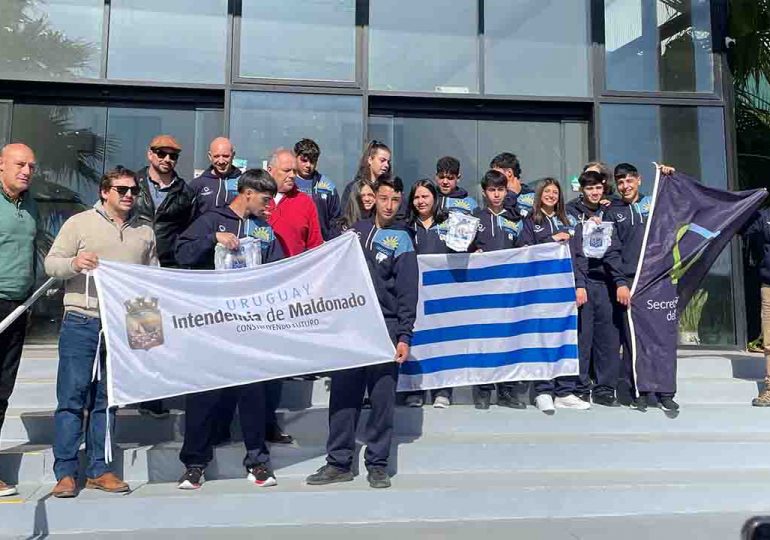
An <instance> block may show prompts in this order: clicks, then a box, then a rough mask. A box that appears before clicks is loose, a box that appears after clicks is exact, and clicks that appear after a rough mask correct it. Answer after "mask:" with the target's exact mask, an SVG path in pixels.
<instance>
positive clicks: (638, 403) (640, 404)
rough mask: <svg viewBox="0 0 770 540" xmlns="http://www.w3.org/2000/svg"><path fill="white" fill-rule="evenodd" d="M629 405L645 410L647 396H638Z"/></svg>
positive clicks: (638, 409)
mask: <svg viewBox="0 0 770 540" xmlns="http://www.w3.org/2000/svg"><path fill="white" fill-rule="evenodd" d="M631 407H633V408H634V409H636V410H637V411H639V412H647V396H639V397H638V398H636V399H635V400H634V403H633V405H631Z"/></svg>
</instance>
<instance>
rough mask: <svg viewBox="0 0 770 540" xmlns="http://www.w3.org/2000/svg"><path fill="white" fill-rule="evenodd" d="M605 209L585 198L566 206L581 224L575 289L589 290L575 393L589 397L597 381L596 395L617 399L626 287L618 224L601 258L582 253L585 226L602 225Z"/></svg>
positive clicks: (582, 319) (576, 241)
mask: <svg viewBox="0 0 770 540" xmlns="http://www.w3.org/2000/svg"><path fill="white" fill-rule="evenodd" d="M606 210H607V209H606V208H605V207H603V206H598V207H596V208H591V207H590V206H589V205H588V204H587V203H586V202H585V201H584V200H583V199H582V198H580V199H575V200H573V201H571V202H570V203H569V204H567V212H568V213H569V214H570V215H571V216H572V217H573V218H575V220H576V221H577V222H578V223H577V226H576V228H575V236H574V239H573V242H572V248H573V250H574V257H573V258H574V260H575V266H576V270H577V271H576V272H575V287H576V288H584V289H586V292H587V295H588V301H587V302H586V303H585V304H583V306H582V307H581V308H580V310H579V333H578V348H579V351H580V381H579V382H578V384H577V387H576V393H580V394H586V393H588V392H590V390H591V379H592V378H593V380H594V381H595V383H596V384H595V386H594V388H593V393H594V395H603V396H609V397H615V387H616V386H617V381H618V378H619V377H620V373H621V360H620V354H619V351H620V332H619V326H618V321H617V320H616V317H617V314H618V310H617V309H616V307H615V304H616V291H617V288H618V287H620V286H623V285H625V286H627V285H628V281H627V279H626V276H625V275H624V274H623V271H622V254H621V246H620V241H619V240H618V236H617V231H616V230H615V224H614V223H613V224H612V227H613V231H612V242H611V244H610V246H609V247H608V248H607V251H606V252H605V253H604V256H603V257H601V258H589V257H587V256H586V255H585V253H584V250H583V225H584V223H585V222H586V221H588V220H590V219H591V218H594V217H598V218H599V219H602V221H603V222H610V223H611V220H608V219H606V218H607V217H611V215H612V214H611V213H609V214H608V212H607V211H606Z"/></svg>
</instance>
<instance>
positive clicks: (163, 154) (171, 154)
mask: <svg viewBox="0 0 770 540" xmlns="http://www.w3.org/2000/svg"><path fill="white" fill-rule="evenodd" d="M153 153H154V154H155V155H156V156H158V157H159V158H160V159H165V158H166V156H168V157H170V158H171V159H172V160H173V161H176V160H178V159H179V152H167V151H165V150H161V149H160V148H158V149H157V150H155V149H153Z"/></svg>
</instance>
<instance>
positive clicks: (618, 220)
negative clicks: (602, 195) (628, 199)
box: [604, 196, 652, 281]
mask: <svg viewBox="0 0 770 540" xmlns="http://www.w3.org/2000/svg"><path fill="white" fill-rule="evenodd" d="M651 203H652V199H651V198H650V197H649V196H644V197H642V196H640V197H639V200H638V201H637V202H635V203H631V204H628V203H625V202H623V201H622V200H613V201H612V204H611V205H610V206H609V208H607V209H606V210H605V211H604V215H605V219H609V220H610V221H612V222H614V223H615V230H616V231H617V234H618V239H619V240H620V245H621V251H622V255H623V266H622V269H623V273H624V274H625V275H626V278H628V280H629V281H631V280H632V279H633V278H634V276H635V275H636V266H637V264H638V263H639V257H640V256H641V253H642V242H643V241H644V228H645V227H646V226H647V216H648V215H649V213H650V204H651Z"/></svg>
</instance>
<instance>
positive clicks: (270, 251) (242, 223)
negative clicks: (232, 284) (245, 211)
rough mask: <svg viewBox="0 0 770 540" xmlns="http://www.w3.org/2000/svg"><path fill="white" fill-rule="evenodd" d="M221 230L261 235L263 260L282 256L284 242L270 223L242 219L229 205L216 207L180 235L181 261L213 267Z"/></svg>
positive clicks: (275, 259) (180, 262)
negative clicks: (278, 237)
mask: <svg viewBox="0 0 770 540" xmlns="http://www.w3.org/2000/svg"><path fill="white" fill-rule="evenodd" d="M218 232H229V233H233V234H234V235H235V236H237V237H238V238H245V237H247V236H252V237H254V238H258V239H259V240H260V241H261V244H260V247H261V248H262V262H263V263H270V262H274V261H279V260H281V259H283V256H284V255H283V250H282V249H281V243H280V242H278V241H277V240H276V238H275V233H274V232H273V229H272V227H270V225H268V224H267V223H265V222H264V221H262V220H259V219H256V218H247V219H241V218H240V216H239V215H238V214H236V213H235V212H233V211H232V210H231V209H230V206H229V205H228V206H221V207H219V208H214V209H213V210H210V211H208V212H206V213H205V214H203V215H202V216H199V217H198V218H197V219H196V220H195V222H193V224H192V225H190V227H189V228H187V230H185V231H184V232H183V233H182V234H180V235H179V240H178V241H177V245H176V258H177V260H178V261H179V264H183V265H185V266H186V267H189V268H195V269H199V270H211V269H213V268H214V248H215V246H216V245H217V233H218Z"/></svg>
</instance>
